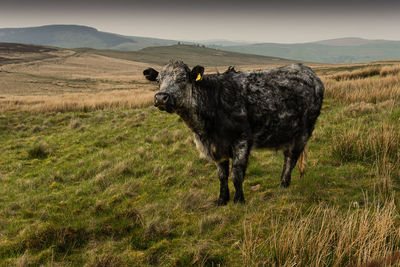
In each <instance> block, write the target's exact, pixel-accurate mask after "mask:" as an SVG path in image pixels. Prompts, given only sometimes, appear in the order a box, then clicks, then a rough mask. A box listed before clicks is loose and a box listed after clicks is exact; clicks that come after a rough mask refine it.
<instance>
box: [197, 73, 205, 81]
mask: <svg viewBox="0 0 400 267" xmlns="http://www.w3.org/2000/svg"><path fill="white" fill-rule="evenodd" d="M202 79H203V77H201V74H200V73H199V74H198V75H197V78H196V82H198V81H201V80H202Z"/></svg>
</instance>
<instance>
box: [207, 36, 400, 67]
mask: <svg viewBox="0 0 400 267" xmlns="http://www.w3.org/2000/svg"><path fill="white" fill-rule="evenodd" d="M212 47H213V48H217V49H221V50H226V51H234V52H240V53H247V54H255V55H263V56H274V57H283V58H290V59H294V60H301V61H307V62H323V63H343V62H368V61H377V60H385V59H399V58H400V41H388V40H367V39H362V38H352V37H351V38H340V39H331V40H323V41H318V42H311V43H297V44H279V43H260V44H250V45H240V46H212Z"/></svg>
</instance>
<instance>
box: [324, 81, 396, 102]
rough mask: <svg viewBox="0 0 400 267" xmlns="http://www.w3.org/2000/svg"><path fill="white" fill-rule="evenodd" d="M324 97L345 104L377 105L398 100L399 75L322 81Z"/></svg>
mask: <svg viewBox="0 0 400 267" xmlns="http://www.w3.org/2000/svg"><path fill="white" fill-rule="evenodd" d="M323 81H324V84H325V87H326V97H329V98H333V99H335V100H339V101H344V102H347V103H354V102H361V101H364V102H370V103H377V102H382V101H387V100H395V101H398V100H399V99H400V86H399V85H400V74H397V75H390V76H385V77H380V78H369V79H357V80H340V81H336V80H334V79H331V78H324V79H323Z"/></svg>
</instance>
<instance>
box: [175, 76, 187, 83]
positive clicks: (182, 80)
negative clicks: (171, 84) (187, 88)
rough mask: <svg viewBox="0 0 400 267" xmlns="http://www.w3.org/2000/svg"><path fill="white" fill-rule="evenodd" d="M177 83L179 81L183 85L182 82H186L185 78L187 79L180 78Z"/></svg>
mask: <svg viewBox="0 0 400 267" xmlns="http://www.w3.org/2000/svg"><path fill="white" fill-rule="evenodd" d="M176 81H177V82H178V83H181V82H184V81H186V78H185V77H181V78H178V79H177V80H176Z"/></svg>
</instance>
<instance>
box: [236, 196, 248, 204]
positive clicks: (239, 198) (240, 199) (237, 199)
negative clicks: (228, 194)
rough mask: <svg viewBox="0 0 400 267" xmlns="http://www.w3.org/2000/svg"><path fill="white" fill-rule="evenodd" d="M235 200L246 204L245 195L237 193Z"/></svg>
mask: <svg viewBox="0 0 400 267" xmlns="http://www.w3.org/2000/svg"><path fill="white" fill-rule="evenodd" d="M233 202H235V203H241V204H244V203H245V201H244V196H243V195H235V198H234V199H233Z"/></svg>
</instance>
